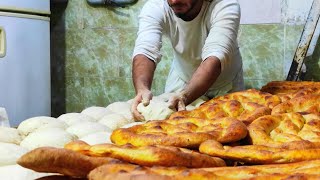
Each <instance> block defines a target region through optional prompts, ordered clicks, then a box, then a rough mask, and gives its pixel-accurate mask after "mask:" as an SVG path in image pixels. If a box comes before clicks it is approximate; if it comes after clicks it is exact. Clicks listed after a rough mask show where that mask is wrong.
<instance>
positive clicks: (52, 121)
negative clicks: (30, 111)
mask: <svg viewBox="0 0 320 180" xmlns="http://www.w3.org/2000/svg"><path fill="white" fill-rule="evenodd" d="M50 127H58V128H62V129H64V128H66V127H67V124H66V123H64V122H62V121H60V120H57V119H56V118H53V117H47V116H38V117H33V118H29V119H26V120H24V121H22V122H21V123H20V124H19V126H18V131H19V132H20V134H21V135H22V136H23V137H25V136H28V134H30V133H32V132H34V131H36V130H37V129H40V128H50Z"/></svg>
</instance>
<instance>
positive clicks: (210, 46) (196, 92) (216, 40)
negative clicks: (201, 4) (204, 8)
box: [171, 0, 241, 110]
mask: <svg viewBox="0 0 320 180" xmlns="http://www.w3.org/2000/svg"><path fill="white" fill-rule="evenodd" d="M212 3H214V2H212ZM216 3H218V4H216V5H215V6H214V9H213V10H212V14H211V18H210V31H209V34H208V37H207V39H206V42H205V44H204V47H203V48H202V59H203V62H202V63H201V64H200V66H199V67H198V69H197V70H196V71H195V73H194V74H193V76H192V78H191V80H190V82H189V83H188V85H187V86H186V88H185V90H184V91H183V92H182V93H181V94H180V95H178V96H177V97H176V98H172V100H171V101H172V103H171V105H172V106H174V107H176V108H177V110H183V109H184V108H185V107H184V106H185V105H188V104H189V103H192V102H193V101H194V100H195V99H197V98H198V97H200V96H201V95H203V94H205V93H206V91H207V90H208V89H209V87H210V86H211V85H212V84H213V83H214V82H215V81H216V79H217V78H218V76H219V75H220V74H223V75H225V76H230V75H231V74H232V72H231V70H232V69H236V68H233V66H239V64H240V63H241V62H236V61H237V59H234V58H233V56H234V53H235V52H236V50H237V48H238V47H237V35H238V29H239V24H240V6H239V3H238V1H237V0H228V1H217V2H216ZM229 73H230V74H229Z"/></svg>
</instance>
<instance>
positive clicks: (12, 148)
mask: <svg viewBox="0 0 320 180" xmlns="http://www.w3.org/2000/svg"><path fill="white" fill-rule="evenodd" d="M27 152H28V150H27V149H25V148H23V147H21V146H18V145H16V144H11V143H3V142H0V166H5V165H12V164H17V163H16V161H17V160H18V159H19V158H20V157H21V156H22V155H24V154H25V153H27ZM11 173H12V172H11ZM0 174H1V173H0Z"/></svg>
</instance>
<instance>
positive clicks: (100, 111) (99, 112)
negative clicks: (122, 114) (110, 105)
mask: <svg viewBox="0 0 320 180" xmlns="http://www.w3.org/2000/svg"><path fill="white" fill-rule="evenodd" d="M111 113H112V111H110V110H109V109H107V108H105V107H98V106H92V107H88V108H86V109H84V110H83V111H82V112H81V114H85V115H88V116H90V117H93V118H94V119H96V121H98V120H100V119H101V118H102V117H103V116H105V115H107V114H111Z"/></svg>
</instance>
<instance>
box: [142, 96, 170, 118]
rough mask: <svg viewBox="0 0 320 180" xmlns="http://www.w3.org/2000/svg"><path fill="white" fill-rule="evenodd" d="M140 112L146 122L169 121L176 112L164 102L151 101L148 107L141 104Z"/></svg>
mask: <svg viewBox="0 0 320 180" xmlns="http://www.w3.org/2000/svg"><path fill="white" fill-rule="evenodd" d="M137 109H138V111H139V112H140V113H141V114H142V115H143V116H144V118H145V120H163V119H167V118H168V117H169V116H170V115H171V114H172V113H173V112H175V111H174V110H172V109H170V108H169V104H168V103H167V102H163V101H157V100H151V101H150V104H149V105H148V106H144V105H143V104H142V103H140V104H139V105H138V107H137Z"/></svg>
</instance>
